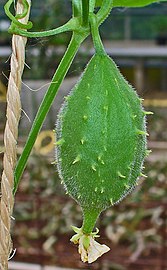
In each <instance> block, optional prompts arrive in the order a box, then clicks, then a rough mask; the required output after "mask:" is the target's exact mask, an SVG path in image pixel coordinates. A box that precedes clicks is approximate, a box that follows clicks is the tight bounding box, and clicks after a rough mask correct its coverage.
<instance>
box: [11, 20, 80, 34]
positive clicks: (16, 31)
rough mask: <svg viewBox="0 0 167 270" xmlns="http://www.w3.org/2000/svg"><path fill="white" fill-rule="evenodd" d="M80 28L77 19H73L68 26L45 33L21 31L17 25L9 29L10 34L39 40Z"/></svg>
mask: <svg viewBox="0 0 167 270" xmlns="http://www.w3.org/2000/svg"><path fill="white" fill-rule="evenodd" d="M77 27H78V20H77V19H76V18H73V19H71V20H70V21H68V22H67V23H66V24H64V25H62V26H60V27H58V28H56V29H52V30H48V31H43V32H27V31H26V30H21V29H19V28H17V27H16V26H15V25H13V24H12V26H11V27H10V28H9V33H12V34H16V35H21V36H24V37H30V38H33V37H35V38H37V37H48V36H53V35H57V34H60V33H63V32H67V31H74V30H75V29H77Z"/></svg>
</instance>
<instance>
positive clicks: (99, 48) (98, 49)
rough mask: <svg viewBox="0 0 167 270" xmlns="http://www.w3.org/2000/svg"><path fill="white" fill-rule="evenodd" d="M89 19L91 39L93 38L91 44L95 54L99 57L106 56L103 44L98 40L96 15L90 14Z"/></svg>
mask: <svg viewBox="0 0 167 270" xmlns="http://www.w3.org/2000/svg"><path fill="white" fill-rule="evenodd" d="M89 19H90V25H91V33H92V38H93V43H94V47H95V50H96V53H98V54H101V55H106V52H105V49H104V46H103V43H102V41H101V38H100V34H99V27H98V22H97V18H96V15H95V14H93V13H91V14H90V15H89Z"/></svg>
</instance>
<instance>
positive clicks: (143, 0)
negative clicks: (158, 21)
mask: <svg viewBox="0 0 167 270" xmlns="http://www.w3.org/2000/svg"><path fill="white" fill-rule="evenodd" d="M97 2H99V1H97ZM160 2H167V1H166V0H160V1H158V0H114V1H113V7H144V6H147V5H150V4H153V3H160Z"/></svg>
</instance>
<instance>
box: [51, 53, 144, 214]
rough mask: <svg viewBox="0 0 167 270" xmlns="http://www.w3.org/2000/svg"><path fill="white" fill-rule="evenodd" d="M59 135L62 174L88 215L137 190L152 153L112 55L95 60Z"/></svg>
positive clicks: (63, 115) (67, 105) (134, 99)
mask: <svg viewBox="0 0 167 270" xmlns="http://www.w3.org/2000/svg"><path fill="white" fill-rule="evenodd" d="M56 130H57V135H56V136H57V140H58V142H57V147H56V159H57V164H58V171H59V174H60V177H61V179H62V181H63V183H64V185H65V188H66V190H67V192H68V193H69V194H70V195H71V196H72V197H73V198H74V199H75V200H76V201H77V202H78V203H79V204H80V205H81V207H82V209H83V212H84V211H85V212H86V211H87V212H88V210H89V213H90V215H91V210H92V211H93V210H97V212H98V213H100V212H101V211H103V210H104V209H105V208H107V207H109V206H110V205H113V204H115V203H118V202H119V201H120V200H122V199H123V198H124V197H125V196H126V195H127V194H128V193H129V192H130V191H131V190H132V189H133V188H134V187H135V186H136V183H137V179H138V177H139V176H140V174H141V167H142V164H143V160H144V157H145V153H146V126H145V113H144V111H143V108H142V106H141V100H140V99H139V97H138V96H137V94H136V92H135V91H134V90H133V88H132V87H131V86H130V85H129V84H128V83H127V81H126V80H125V79H124V78H123V76H122V75H121V74H120V72H119V70H118V68H117V67H116V65H115V63H114V62H113V61H112V60H111V59H110V58H109V57H108V56H107V55H97V54H95V55H94V56H93V57H92V59H91V61H90V62H89V64H88V65H87V67H86V69H85V71H84V73H83V75H82V77H81V79H80V81H79V82H78V83H77V84H76V86H75V87H74V89H73V90H72V91H71V93H70V95H69V96H68V97H67V98H66V100H65V102H64V104H63V105H62V108H61V110H60V112H59V116H58V121H57V126H56Z"/></svg>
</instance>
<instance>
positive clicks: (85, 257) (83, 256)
mask: <svg viewBox="0 0 167 270" xmlns="http://www.w3.org/2000/svg"><path fill="white" fill-rule="evenodd" d="M83 237H84V236H82V237H81V238H80V239H79V247H78V252H79V254H81V260H82V261H83V262H87V261H88V255H87V251H86V250H85V248H84V246H83Z"/></svg>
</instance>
